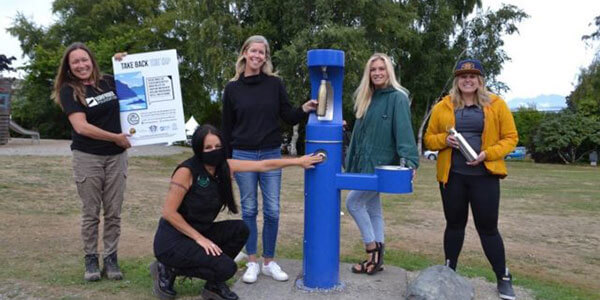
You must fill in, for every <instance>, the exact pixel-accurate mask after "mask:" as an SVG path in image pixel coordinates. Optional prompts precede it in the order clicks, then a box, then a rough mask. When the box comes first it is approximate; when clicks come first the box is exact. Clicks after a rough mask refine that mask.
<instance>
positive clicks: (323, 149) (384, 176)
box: [296, 49, 412, 291]
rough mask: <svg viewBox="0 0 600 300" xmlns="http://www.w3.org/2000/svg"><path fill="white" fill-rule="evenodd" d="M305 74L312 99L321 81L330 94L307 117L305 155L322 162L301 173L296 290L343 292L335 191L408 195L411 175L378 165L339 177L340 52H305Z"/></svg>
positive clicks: (314, 97)
mask: <svg viewBox="0 0 600 300" xmlns="http://www.w3.org/2000/svg"><path fill="white" fill-rule="evenodd" d="M308 69H309V75H310V82H311V96H312V97H311V98H312V99H317V98H318V97H317V96H318V94H319V88H320V87H322V85H323V84H324V83H325V82H327V85H328V88H327V90H328V92H329V95H328V101H327V113H326V114H325V115H322V116H317V115H316V114H314V113H311V114H310V116H309V119H308V124H307V125H306V153H322V154H323V155H324V156H325V157H326V159H325V160H324V161H323V162H322V163H320V164H318V165H317V166H316V167H315V168H313V169H307V170H306V171H305V173H304V191H305V194H304V205H305V207H304V245H303V246H304V259H303V265H302V267H303V268H302V278H300V279H299V280H298V281H297V282H296V286H297V287H299V288H302V289H307V290H325V291H327V290H333V289H340V288H342V287H343V285H342V284H341V283H340V280H339V257H340V202H341V201H340V191H341V190H342V189H347V190H367V191H378V192H383V193H397V194H399V193H410V192H412V182H411V180H412V171H411V170H409V169H406V168H402V167H399V166H378V167H376V169H375V173H374V174H356V173H341V167H342V120H343V118H342V83H343V79H344V52H343V51H340V50H331V49H316V50H310V51H308ZM323 80H325V82H324V81H323Z"/></svg>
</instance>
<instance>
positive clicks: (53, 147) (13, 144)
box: [0, 138, 191, 157]
mask: <svg viewBox="0 0 600 300" xmlns="http://www.w3.org/2000/svg"><path fill="white" fill-rule="evenodd" d="M70 147H71V140H49V139H41V140H40V141H39V143H38V142H36V141H33V140H32V139H27V138H11V139H10V140H9V141H8V143H7V144H6V145H0V155H33V156H71V148H70ZM184 151H190V152H191V148H187V147H181V146H167V145H166V144H161V145H147V146H137V147H131V148H129V149H128V150H127V152H128V154H129V156H130V157H131V156H166V155H173V154H177V153H182V152H184Z"/></svg>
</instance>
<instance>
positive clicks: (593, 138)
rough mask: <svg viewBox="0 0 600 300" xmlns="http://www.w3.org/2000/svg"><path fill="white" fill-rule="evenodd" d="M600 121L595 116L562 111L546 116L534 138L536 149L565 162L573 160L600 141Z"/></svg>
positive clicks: (580, 156) (576, 159)
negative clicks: (549, 116)
mask: <svg viewBox="0 0 600 300" xmlns="http://www.w3.org/2000/svg"><path fill="white" fill-rule="evenodd" d="M599 121H600V120H599V119H598V117H597V116H584V115H580V114H577V113H574V112H572V111H569V110H565V111H563V112H560V113H558V114H556V115H555V116H552V118H545V119H544V120H543V121H542V122H541V123H540V126H539V127H538V130H537V132H536V134H535V136H534V138H533V142H534V144H535V145H536V148H535V151H536V152H541V153H550V154H556V155H557V156H558V157H560V159H561V160H562V161H563V162H564V163H566V164H569V163H575V162H576V161H578V160H580V159H581V158H582V157H583V156H584V155H585V154H587V153H589V151H585V149H586V148H587V149H589V148H590V146H591V147H595V148H597V147H598V146H599V145H600V144H599V143H598V141H599V140H600V139H599V138H598V135H599V133H598V132H600V122H599Z"/></svg>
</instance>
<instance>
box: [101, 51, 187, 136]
mask: <svg viewBox="0 0 600 300" xmlns="http://www.w3.org/2000/svg"><path fill="white" fill-rule="evenodd" d="M113 71H114V74H115V85H116V90H117V96H118V98H119V105H120V108H121V130H123V132H124V133H128V134H130V135H131V136H130V137H129V141H130V143H131V145H132V146H140V145H149V144H158V143H169V142H175V141H183V140H185V139H186V136H185V121H184V117H183V102H182V100H181V86H180V83H179V69H178V60H177V52H176V51H175V50H164V51H155V52H146V53H138V54H130V55H127V56H125V57H124V58H123V59H122V60H120V61H117V60H115V59H114V58H113Z"/></svg>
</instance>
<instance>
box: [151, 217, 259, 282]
mask: <svg viewBox="0 0 600 300" xmlns="http://www.w3.org/2000/svg"><path fill="white" fill-rule="evenodd" d="M248 234H249V231H248V227H247V226H246V224H245V223H244V221H242V220H228V221H222V222H215V223H214V224H213V225H212V226H211V227H210V228H209V229H208V230H205V231H203V232H202V235H204V236H205V237H206V238H208V239H209V240H211V241H212V242H213V243H215V244H217V245H218V246H219V248H221V250H223V253H222V254H221V255H219V256H213V255H208V254H206V251H205V250H204V248H202V247H201V246H200V245H198V244H197V243H196V242H195V241H194V240H192V239H190V238H187V237H185V238H182V239H180V240H178V241H177V242H175V243H174V245H173V247H172V248H171V249H170V250H168V251H166V252H164V253H162V254H161V255H159V256H157V257H156V259H158V261H160V262H161V263H163V264H164V265H166V266H167V267H170V268H173V269H174V272H175V275H183V276H188V277H196V278H200V279H204V280H206V281H214V282H223V281H226V280H227V279H229V278H231V277H232V276H233V275H234V274H235V272H236V271H237V264H236V263H235V262H234V261H233V259H234V258H235V256H236V255H238V253H239V252H240V250H242V247H244V245H245V244H246V240H247V239H248Z"/></svg>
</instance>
